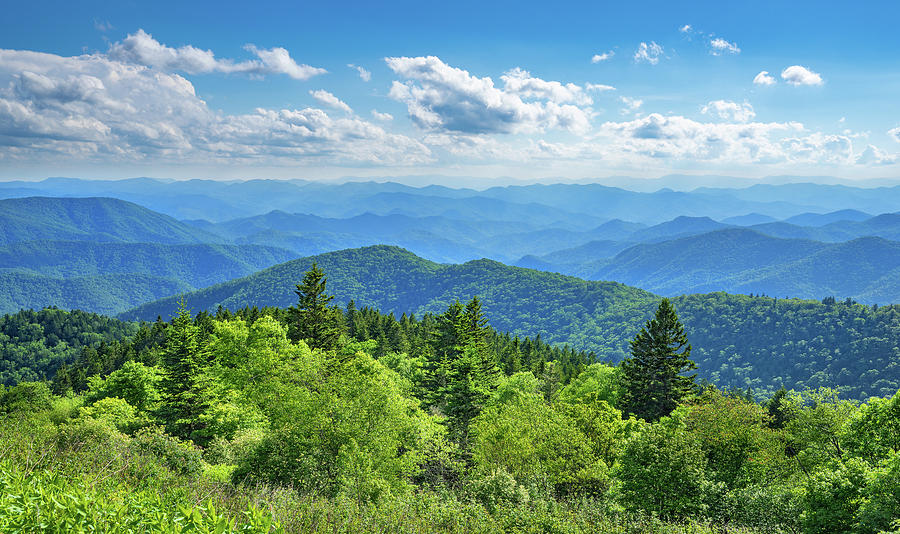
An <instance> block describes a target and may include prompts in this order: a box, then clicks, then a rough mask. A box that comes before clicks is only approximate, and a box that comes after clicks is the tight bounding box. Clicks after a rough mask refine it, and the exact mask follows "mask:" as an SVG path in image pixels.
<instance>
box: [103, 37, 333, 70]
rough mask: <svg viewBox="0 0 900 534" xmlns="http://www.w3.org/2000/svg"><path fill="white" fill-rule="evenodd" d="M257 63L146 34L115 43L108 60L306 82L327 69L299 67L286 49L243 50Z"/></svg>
mask: <svg viewBox="0 0 900 534" xmlns="http://www.w3.org/2000/svg"><path fill="white" fill-rule="evenodd" d="M244 49H246V50H247V51H248V52H250V53H252V54H253V55H255V56H256V57H257V59H252V60H247V61H241V62H235V61H233V60H230V59H216V57H215V55H214V54H213V52H212V51H211V50H202V49H200V48H196V47H193V46H191V45H185V46H181V47H179V48H172V47H169V46H166V45H164V44H162V43H160V42H159V41H157V40H156V39H154V38H153V36H152V35H150V34H149V33H147V32H145V31H144V30H138V31H137V33H133V34H129V35H128V36H127V37H126V38H125V39H123V40H122V41H120V42H117V43H113V44H112V45H111V46H110V48H109V52H108V56H109V58H111V59H113V60H115V61H119V62H122V63H132V64H135V65H143V66H146V67H153V68H156V69H159V70H163V71H182V72H187V73H189V74H201V73H210V72H221V73H226V74H231V73H239V74H248V75H251V76H263V75H267V74H286V75H288V76H290V77H291V78H294V79H296V80H307V79H309V78H312V77H313V76H316V75H319V74H324V73H325V72H326V71H325V69H321V68H318V67H310V66H309V65H300V64H298V63H297V62H296V61H294V60H293V59H292V58H291V56H290V54H289V53H288V51H287V50H285V49H284V48H278V47H276V48H271V49H268V50H266V49H261V48H257V47H256V46H254V45H252V44H251V45H246V46H245V47H244Z"/></svg>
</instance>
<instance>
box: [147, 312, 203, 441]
mask: <svg viewBox="0 0 900 534" xmlns="http://www.w3.org/2000/svg"><path fill="white" fill-rule="evenodd" d="M199 338H200V332H199V328H198V327H197V325H196V324H194V321H193V319H192V318H191V313H190V312H189V311H188V309H187V307H186V306H185V304H184V301H181V302H180V303H179V306H178V315H177V316H176V317H175V318H174V319H173V320H172V325H171V326H169V332H168V333H167V336H166V344H165V347H164V349H163V354H162V365H163V370H164V374H163V380H162V383H161V384H160V389H161V390H162V394H163V395H162V403H161V405H160V408H159V412H158V415H159V417H160V419H162V420H163V421H164V422H165V426H166V431H167V432H168V433H169V434H171V435H173V436H178V437H181V438H185V439H194V440H197V439H198V438H200V437H202V430H203V428H204V424H203V422H202V421H201V420H200V415H201V414H203V413H204V412H205V411H206V410H207V409H208V408H209V402H210V384H209V383H208V379H207V376H206V374H205V372H204V367H205V365H206V364H207V362H208V361H209V357H208V351H207V350H206V343H202V342H201V341H200V339H199Z"/></svg>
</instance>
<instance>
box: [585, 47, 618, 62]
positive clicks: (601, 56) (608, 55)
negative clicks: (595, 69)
mask: <svg viewBox="0 0 900 534" xmlns="http://www.w3.org/2000/svg"><path fill="white" fill-rule="evenodd" d="M614 55H616V53H615V52H614V51H612V50H610V51H609V52H603V53H602V54H594V57H592V58H591V63H600V62H602V61H608V60H610V59H612V57H613V56H614Z"/></svg>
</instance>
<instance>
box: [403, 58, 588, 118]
mask: <svg viewBox="0 0 900 534" xmlns="http://www.w3.org/2000/svg"><path fill="white" fill-rule="evenodd" d="M385 62H386V63H387V65H388V67H389V68H390V69H391V70H392V71H394V73H395V74H397V75H398V76H400V77H401V78H402V79H403V80H404V81H394V82H393V84H392V86H391V90H390V93H389V96H390V97H391V98H393V99H394V100H397V101H400V102H403V103H405V104H406V106H407V111H408V112H409V116H410V118H411V119H412V120H413V122H415V123H416V124H417V125H418V126H419V127H420V128H423V129H426V130H431V131H445V132H458V133H469V134H479V133H520V132H536V131H544V130H546V129H555V128H560V129H565V130H569V131H572V132H575V133H585V132H587V131H588V130H589V129H590V116H591V110H590V108H589V107H588V106H589V105H590V104H591V103H592V100H591V98H590V96H588V95H587V94H586V93H585V92H584V89H583V88H581V87H580V86H578V85H575V84H572V83H568V84H563V83H560V82H556V81H545V80H542V79H540V78H535V77H532V76H531V74H529V73H528V72H527V71H525V70H522V69H513V70H511V71H508V72H507V73H505V74H503V75H502V76H501V77H500V79H501V80H503V83H504V86H503V87H502V88H501V87H497V86H495V85H494V82H493V80H492V79H491V78H489V77H484V78H478V77H476V76H472V75H471V74H469V72H468V71H465V70H463V69H459V68H455V67H451V66H449V65H447V64H446V63H444V62H443V61H441V60H440V59H439V58H437V57H434V56H429V57H389V58H385Z"/></svg>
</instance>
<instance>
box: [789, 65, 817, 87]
mask: <svg viewBox="0 0 900 534" xmlns="http://www.w3.org/2000/svg"><path fill="white" fill-rule="evenodd" d="M781 79H783V80H784V81H786V82H787V83H789V84H791V85H822V83H824V82H823V81H822V76H821V75H819V73H817V72H813V71H811V70H809V69H807V68H806V67H802V66H800V65H791V66H790V67H788V68H786V69H784V70H783V71H781Z"/></svg>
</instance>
